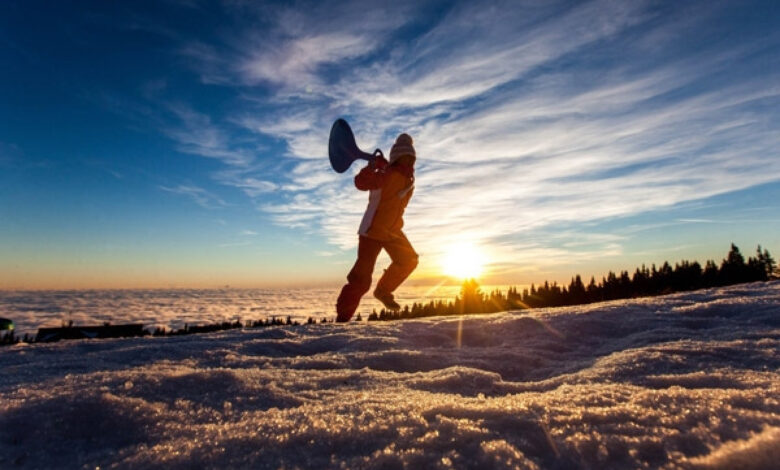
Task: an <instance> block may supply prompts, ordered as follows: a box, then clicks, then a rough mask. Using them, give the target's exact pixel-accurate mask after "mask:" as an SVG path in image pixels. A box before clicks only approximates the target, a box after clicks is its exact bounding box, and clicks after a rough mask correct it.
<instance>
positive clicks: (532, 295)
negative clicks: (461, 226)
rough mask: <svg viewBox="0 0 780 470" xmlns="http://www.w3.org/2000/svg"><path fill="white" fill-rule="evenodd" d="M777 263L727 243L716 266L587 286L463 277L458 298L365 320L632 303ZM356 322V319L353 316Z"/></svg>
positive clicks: (611, 276) (761, 271) (731, 279)
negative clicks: (503, 286) (494, 284)
mask: <svg viewBox="0 0 780 470" xmlns="http://www.w3.org/2000/svg"><path fill="white" fill-rule="evenodd" d="M777 275H778V272H777V264H776V262H775V260H774V259H773V258H772V256H771V255H770V254H769V251H767V250H766V249H764V250H762V249H761V245H759V246H758V248H757V249H756V255H755V256H751V257H749V258H748V259H747V261H746V260H745V257H744V256H743V255H742V253H741V252H740V251H739V248H738V247H737V246H736V245H735V244H733V243H732V244H731V249H730V250H729V252H728V254H727V255H726V258H724V259H723V261H722V262H721V263H720V266H718V264H716V263H715V261H713V260H708V261H707V262H706V263H705V264H704V266H702V265H701V264H699V262H698V261H692V262H691V261H687V260H683V261H680V262H678V263H675V265H674V267H672V265H670V264H669V262H664V264H663V265H661V267H660V268H658V267H656V265H655V264H653V265H652V266H651V267H650V268H648V267H647V266H645V265H642V266H641V267H639V268H636V270H635V271H634V273H633V274H629V272H628V271H621V272H620V273H619V274H616V273H615V272H613V271H610V272H609V273H608V274H607V275H606V276H604V277H602V278H601V281H599V282H597V281H596V279H595V277H591V278H590V281H589V282H588V283H587V284H585V283H583V282H582V277H581V276H580V275H579V274H578V275H576V276H574V277H573V278H572V279H571V282H570V283H569V285H568V286H566V285H559V284H558V283H557V282H553V283H550V282H548V281H545V282H544V284H541V285H539V286H538V287H537V286H535V285H534V284H531V286H530V288H526V289H523V290H522V292H520V291H518V289H517V288H516V287H510V288H509V289H508V290H507V291H506V293H504V292H501V291H500V290H494V291H491V292H488V293H485V292H483V291H482V290H481V288H480V287H479V284H478V283H477V281H476V280H474V279H467V280H466V281H464V282H463V285H462V286H461V290H460V294H459V295H458V296H457V297H455V300H454V301H450V302H444V301H442V300H438V301H431V302H429V303H427V304H425V303H414V304H412V305H411V307H410V306H406V307H404V308H403V309H402V310H400V311H398V312H392V311H387V310H385V309H382V310H381V311H380V312H378V313H377V312H376V311H374V312H372V313H371V315H370V316H369V317H368V320H369V321H375V320H380V321H381V320H395V319H403V318H419V317H428V316H438V315H459V314H465V313H495V312H502V311H506V310H517V309H524V308H538V307H562V306H567V305H580V304H588V303H593V302H602V301H605V300H617V299H630V298H634V297H648V296H654V295H663V294H670V293H673V292H681V291H689V290H695V289H702V288H707V287H718V286H727V285H732V284H739V283H743V282H755V281H766V280H769V279H770V278H771V277H772V276H777ZM357 319H358V320H359V319H360V318H357Z"/></svg>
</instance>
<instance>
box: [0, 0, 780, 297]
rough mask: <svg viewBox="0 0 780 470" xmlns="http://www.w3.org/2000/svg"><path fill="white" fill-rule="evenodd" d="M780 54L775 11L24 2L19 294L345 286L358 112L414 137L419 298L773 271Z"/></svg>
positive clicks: (2, 34)
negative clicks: (341, 122) (472, 271)
mask: <svg viewBox="0 0 780 470" xmlns="http://www.w3.org/2000/svg"><path fill="white" fill-rule="evenodd" d="M779 52H780V4H778V3H777V2H775V1H765V2H760V1H734V2H722V1H699V2H696V1H692V2H659V1H652V2H647V1H631V2H625V1H600V0H595V1H576V2H572V1H554V0H553V1H540V0H537V1H508V2H473V1H462V2H452V1H442V2H438V1H432V2H419V1H411V2H405V1H401V0H397V1H394V2H375V1H366V0H361V1H336V2H327V1H315V2H250V1H241V0H224V1H205V0H204V1H198V0H167V1H137V2H103V1H94V2H88V1H74V2H44V1H35V0H32V1H13V0H12V1H4V2H1V3H0V64H2V72H1V73H0V288H2V289H44V288H56V289H60V288H103V287H111V288H122V287H128V288H129V287H217V286H224V285H231V286H236V287H275V286H314V285H339V284H341V283H343V280H344V277H345V276H346V273H347V272H348V270H349V268H350V267H351V265H352V263H353V261H354V257H355V247H356V245H357V234H356V232H357V227H358V224H359V221H360V218H361V216H362V213H363V210H364V209H365V206H366V203H367V194H366V193H365V192H361V191H358V190H357V189H355V188H354V186H353V182H352V175H353V174H354V173H356V172H357V171H358V170H359V169H360V167H361V166H362V165H361V164H360V162H358V163H355V164H354V165H353V167H352V168H351V169H350V171H348V172H347V173H345V174H337V173H335V172H334V171H332V170H331V169H330V167H329V163H328V160H327V138H328V133H329V130H330V126H331V124H332V122H333V121H334V120H335V119H337V118H339V117H343V118H345V119H347V120H348V121H349V122H350V124H351V125H352V128H353V129H354V131H355V134H356V138H357V142H358V145H359V146H360V147H361V148H362V149H363V150H366V151H372V150H373V149H374V148H377V147H378V148H381V149H383V150H384V151H385V153H388V152H389V149H390V146H391V145H392V143H393V141H394V138H395V136H396V135H398V133H400V132H407V133H409V134H410V135H412V137H413V138H414V142H415V147H416V150H417V155H418V159H417V166H416V182H415V186H416V189H415V194H414V197H413V198H412V200H411V202H410V204H409V207H408V208H407V211H406V215H405V222H406V225H405V228H404V230H405V232H406V234H407V236H408V237H409V239H410V240H411V241H412V243H413V245H414V246H415V249H416V250H417V251H418V252H419V253H420V265H419V267H418V269H417V271H416V273H415V274H414V275H413V276H412V278H411V279H410V281H409V282H410V284H427V283H437V282H440V281H442V280H444V279H445V277H444V274H445V273H444V272H443V271H442V265H443V264H444V263H445V260H447V259H451V258H452V257H453V256H454V257H455V258H457V257H458V255H459V254H460V253H463V254H464V256H465V255H466V254H468V253H467V252H471V251H474V252H476V253H478V254H479V257H480V259H482V260H483V262H484V264H485V266H484V268H483V272H482V275H481V276H480V280H481V281H482V282H483V283H485V284H514V285H524V284H530V283H531V282H537V283H538V282H540V281H543V280H545V279H549V280H551V281H552V280H557V281H559V282H568V280H569V279H570V278H571V276H573V275H574V274H576V273H580V274H582V275H583V276H587V277H589V276H590V275H596V276H597V279H598V278H599V277H600V276H601V275H603V274H605V273H606V272H607V271H608V270H615V271H618V270H621V269H629V270H633V268H634V267H636V266H638V265H640V264H642V263H646V264H647V265H650V264H651V263H662V262H663V261H664V260H669V261H671V262H674V261H678V260H681V259H697V260H700V261H704V260H706V259H715V260H716V261H720V259H722V258H723V257H724V256H725V254H726V252H727V251H728V248H729V244H730V243H732V242H734V243H736V244H737V245H739V246H740V248H741V249H742V251H743V252H744V253H745V254H752V253H754V252H755V249H756V245H757V244H759V243H760V244H762V246H763V247H765V248H767V249H769V251H770V252H772V253H773V254H774V255H777V253H778V251H779V250H780V202H779V201H780V158H779V155H778V149H779V148H780V111H779V110H780V53H779ZM387 262H388V260H387V258H386V257H384V255H383V256H382V257H380V260H379V263H378V267H377V269H378V271H377V272H379V270H381V269H382V268H383V267H385V266H386V264H387Z"/></svg>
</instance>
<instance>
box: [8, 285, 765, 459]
mask: <svg viewBox="0 0 780 470" xmlns="http://www.w3.org/2000/svg"><path fill="white" fill-rule="evenodd" d="M779 345H780V283H778V282H774V283H756V284H750V285H743V286H736V287H730V288H723V289H712V290H707V291H699V292H694V293H684V294H676V295H670V296H666V297H659V298H650V299H639V300H631V301H618V302H610V303H603V304H595V305H590V306H577V307H571V308H561V309H547V310H544V309H542V310H534V311H526V312H510V313H501V314H495V315H486V316H464V317H446V318H433V319H424V320H412V321H399V322H389V323H370V324H366V323H362V324H349V325H335V324H326V325H320V324H317V325H309V326H301V327H297V328H289V327H282V328H268V329H256V330H232V331H225V332H220V333H215V334H206V335H192V336H184V337H170V338H140V339H127V340H91V341H71V342H61V343H56V344H51V345H32V346H24V345H19V346H14V347H7V348H2V349H0V367H2V375H0V467H2V468H15V467H26V468H55V467H56V468H60V467H66V468H81V467H85V468H95V467H97V466H99V467H100V468H113V467H118V468H227V467H233V468H556V469H568V468H723V469H730V468H767V469H768V468H778V467H777V465H778V463H779V462H780V403H779V402H778V397H780V393H778V392H779V391H780V390H778V389H780V373H779V371H778V367H779V366H780V357H779V355H778V346H779Z"/></svg>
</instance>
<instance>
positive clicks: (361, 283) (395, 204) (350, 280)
mask: <svg viewBox="0 0 780 470" xmlns="http://www.w3.org/2000/svg"><path fill="white" fill-rule="evenodd" d="M416 159H417V155H416V153H415V151H414V146H413V145H412V138H411V137H410V136H409V135H408V134H401V135H399V136H398V137H397V138H396V139H395V143H394V144H393V147H392V148H391V149H390V161H389V162H388V161H386V160H385V159H384V158H383V157H381V156H379V157H377V158H375V159H374V160H372V161H371V162H370V163H369V164H368V165H366V167H365V168H363V169H362V170H360V173H358V175H357V176H355V186H356V187H357V188H358V189H359V190H361V191H370V193H369V196H368V207H367V208H366V213H365V214H364V215H363V221H362V222H361V223H360V229H359V230H358V234H359V236H360V237H359V239H358V256H357V261H355V265H354V266H353V267H352V270H351V271H350V272H349V274H348V275H347V284H345V285H344V287H343V288H342V289H341V294H339V298H338V300H337V301H336V312H337V313H338V317H337V318H336V321H338V322H347V321H349V319H350V318H352V315H354V313H355V310H357V308H358V305H359V304H360V298H361V297H363V295H364V294H365V293H366V292H368V290H369V289H370V288H371V274H372V273H373V271H374V265H375V264H376V258H377V256H379V252H380V251H382V249H384V250H385V251H386V252H387V254H388V255H389V256H390V259H391V260H392V263H391V264H390V266H389V267H388V268H387V269H386V270H385V272H384V274H383V275H382V277H381V279H379V282H377V284H376V289H374V297H376V298H377V299H379V301H380V302H382V304H384V306H385V307H386V308H387V309H388V310H398V309H400V308H401V306H400V305H398V303H397V302H396V301H395V299H394V298H393V292H394V291H395V289H396V288H398V286H400V285H401V283H402V282H404V280H406V278H407V277H409V275H410V274H411V273H412V271H414V268H416V267H417V253H416V252H415V251H414V248H412V244H411V243H409V240H407V238H406V235H404V233H403V232H402V231H401V228H402V227H403V225H404V220H403V215H404V209H405V208H406V205H407V204H408V203H409V199H411V197H412V192H413V191H414V162H415V160H416Z"/></svg>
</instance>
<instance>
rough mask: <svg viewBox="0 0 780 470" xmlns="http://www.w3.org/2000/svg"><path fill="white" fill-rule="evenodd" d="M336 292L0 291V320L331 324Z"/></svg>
mask: <svg viewBox="0 0 780 470" xmlns="http://www.w3.org/2000/svg"><path fill="white" fill-rule="evenodd" d="M490 288H491V289H492V288H493V287H490ZM339 289H340V288H339V287H331V288H314V289H312V288H295V289H230V288H226V289H181V288H178V289H90V290H39V291H30V290H27V291H25V290H18V291H3V290H0V317H5V318H10V319H12V320H13V321H14V323H15V324H16V331H17V334H18V335H24V334H25V333H28V334H30V335H35V333H36V331H37V330H38V328H41V327H59V326H62V325H65V324H68V322H70V321H72V322H73V323H74V324H75V325H101V324H103V323H105V322H108V323H112V324H115V325H116V324H121V323H143V324H144V325H145V327H146V328H147V329H150V330H153V329H154V328H156V327H164V328H166V329H179V328H182V327H184V325H185V324H189V325H203V324H210V323H221V322H224V321H231V322H232V321H235V320H241V321H252V320H263V319H266V318H269V317H279V318H282V319H286V318H287V317H288V316H289V317H290V318H291V319H292V320H295V321H299V322H301V323H304V322H306V321H307V320H308V318H309V317H313V318H314V319H316V320H320V319H321V318H323V317H324V318H327V319H329V320H332V319H334V318H335V317H336V298H337V297H338V294H339ZM485 289H487V287H486V288H485ZM459 290H460V287H459V286H450V285H441V286H435V287H430V286H428V287H407V286H404V287H402V288H401V289H399V290H398V292H397V294H396V298H397V300H398V301H400V302H401V303H402V304H404V305H407V304H408V305H411V304H412V302H424V303H427V302H430V301H432V300H445V301H451V300H453V299H454V298H455V296H456V295H457V294H458V291H459ZM504 290H505V289H504ZM381 308H382V306H381V304H380V303H379V301H377V300H376V299H374V298H373V297H372V296H371V295H366V296H365V298H364V299H363V301H362V302H361V305H360V308H359V310H358V312H359V313H360V314H361V315H362V316H363V317H366V316H368V315H369V314H370V313H371V311H372V310H374V309H376V310H377V311H379V310H380V309H381Z"/></svg>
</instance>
